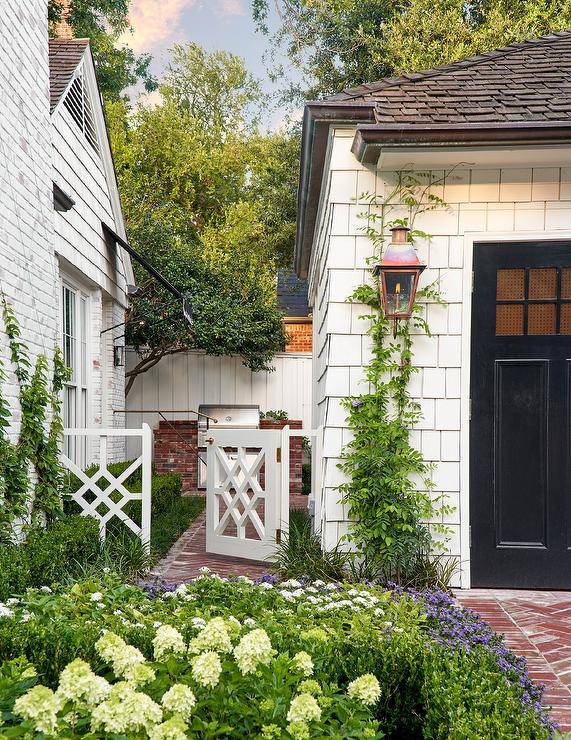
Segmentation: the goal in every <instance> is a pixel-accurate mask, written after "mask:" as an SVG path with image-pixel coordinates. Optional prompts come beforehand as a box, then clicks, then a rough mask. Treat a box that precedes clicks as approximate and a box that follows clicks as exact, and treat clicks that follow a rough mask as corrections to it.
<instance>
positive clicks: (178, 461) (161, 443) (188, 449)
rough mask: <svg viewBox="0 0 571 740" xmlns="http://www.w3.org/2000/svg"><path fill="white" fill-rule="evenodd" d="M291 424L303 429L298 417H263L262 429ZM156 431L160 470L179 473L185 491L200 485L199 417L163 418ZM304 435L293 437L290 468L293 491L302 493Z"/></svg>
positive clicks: (157, 463) (156, 448) (290, 487)
mask: <svg viewBox="0 0 571 740" xmlns="http://www.w3.org/2000/svg"><path fill="white" fill-rule="evenodd" d="M286 424H289V426H290V427H291V428H292V429H301V428H302V422H301V421H299V420H290V421H272V420H269V419H263V420H262V421H261V422H260V428H261V429H283V427H284V426H285V425H286ZM154 433H155V455H154V460H155V467H156V469H157V473H180V474H181V476H182V487H183V490H184V491H196V490H197V488H198V456H197V452H196V446H197V444H198V426H197V422H196V421H172V422H165V421H161V422H160V423H159V426H158V427H157V428H156V429H155V430H154ZM301 448H302V438H301V437H292V438H291V439H290V452H289V470H290V486H289V490H290V495H292V496H293V495H299V494H301V478H302V459H301V458H302V449H301Z"/></svg>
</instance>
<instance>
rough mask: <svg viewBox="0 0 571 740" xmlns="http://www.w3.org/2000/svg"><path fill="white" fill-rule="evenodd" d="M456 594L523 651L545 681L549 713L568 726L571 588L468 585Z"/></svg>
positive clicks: (570, 709)
mask: <svg viewBox="0 0 571 740" xmlns="http://www.w3.org/2000/svg"><path fill="white" fill-rule="evenodd" d="M456 597H457V599H458V601H459V602H460V603H461V604H462V605H463V606H465V607H468V608H469V609H472V610H473V611H475V612H477V613H478V614H480V615H481V616H482V618H483V619H485V620H486V621H487V622H488V623H489V624H490V625H491V626H492V627H493V629H494V630H495V631H496V632H500V633H503V634H504V635H505V637H506V640H507V642H508V645H509V646H510V648H511V649H512V650H513V651H514V653H516V654H517V655H522V656H523V657H525V659H526V660H527V664H528V667H529V672H530V675H531V677H532V678H533V679H534V680H535V681H537V682H538V683H543V684H545V687H546V691H545V703H546V704H547V705H549V706H551V707H552V709H551V716H552V717H553V719H554V720H555V721H556V722H557V723H558V724H559V727H560V730H561V731H562V732H571V592H569V591H507V590H495V589H472V590H470V591H457V592H456Z"/></svg>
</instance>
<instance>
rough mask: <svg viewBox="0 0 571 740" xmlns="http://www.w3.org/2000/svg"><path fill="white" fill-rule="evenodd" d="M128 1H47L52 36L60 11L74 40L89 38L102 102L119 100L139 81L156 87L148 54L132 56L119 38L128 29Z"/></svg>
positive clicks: (148, 88) (144, 84) (150, 86)
mask: <svg viewBox="0 0 571 740" xmlns="http://www.w3.org/2000/svg"><path fill="white" fill-rule="evenodd" d="M129 4H130V0H48V21H49V27H50V33H51V34H52V35H53V33H54V28H55V24H56V23H57V22H58V21H59V20H61V17H62V11H63V10H64V7H65V6H69V11H68V12H67V14H66V20H67V22H68V23H69V25H70V26H71V28H72V29H73V32H74V35H75V37H76V38H89V39H90V41H91V44H90V45H91V51H92V53H93V58H94V60H95V64H96V66H97V80H98V82H99V87H100V88H101V92H102V93H103V97H104V98H105V100H119V99H121V97H122V96H123V94H124V90H125V88H127V87H130V86H131V85H135V84H136V83H138V82H142V83H143V86H144V87H145V89H146V90H147V91H151V90H154V89H155V88H156V80H155V79H154V77H153V76H152V75H151V73H150V71H149V65H150V63H151V57H150V55H149V54H135V52H134V51H133V50H132V49H130V48H129V47H128V46H126V45H125V44H121V45H119V36H120V35H121V34H122V33H124V32H125V31H127V30H128V29H129V20H128V11H129Z"/></svg>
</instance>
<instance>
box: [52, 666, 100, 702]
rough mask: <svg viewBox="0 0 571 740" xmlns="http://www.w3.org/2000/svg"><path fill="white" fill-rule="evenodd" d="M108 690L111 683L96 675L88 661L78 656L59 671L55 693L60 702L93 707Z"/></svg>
mask: <svg viewBox="0 0 571 740" xmlns="http://www.w3.org/2000/svg"><path fill="white" fill-rule="evenodd" d="M110 690H111V684H110V683H109V682H108V681H106V680H105V679H104V678H102V677H101V676H98V675H96V674H95V673H94V672H93V671H92V670H91V666H90V665H89V664H88V663H86V662H85V661H84V660H81V659H79V658H78V659H77V660H74V661H73V662H72V663H69V665H67V666H66V667H65V668H64V669H63V671H62V672H61V675H60V679H59V686H58V689H57V695H58V696H59V697H60V698H61V699H62V704H64V703H65V702H68V701H71V702H74V703H76V704H79V703H85V704H87V706H89V707H94V706H95V705H96V704H99V703H100V702H102V701H103V700H104V699H105V698H106V697H107V695H108V694H109V691H110Z"/></svg>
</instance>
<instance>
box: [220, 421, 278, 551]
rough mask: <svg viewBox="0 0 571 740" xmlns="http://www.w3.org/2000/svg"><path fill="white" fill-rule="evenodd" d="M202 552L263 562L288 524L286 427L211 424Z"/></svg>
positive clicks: (273, 549) (274, 547)
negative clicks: (223, 427)
mask: <svg viewBox="0 0 571 740" xmlns="http://www.w3.org/2000/svg"><path fill="white" fill-rule="evenodd" d="M206 442H207V458H206V463H207V473H206V551H207V552H211V553H216V554H219V555H231V556H233V557H239V558H249V559H251V560H265V559H267V558H271V557H272V555H273V554H274V553H275V549H276V543H277V542H279V541H280V539H281V533H282V532H283V531H284V530H287V526H288V523H289V428H288V427H286V428H285V429H283V430H278V429H221V430H219V431H217V430H214V429H212V428H210V429H209V430H208V437H207V439H206Z"/></svg>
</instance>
